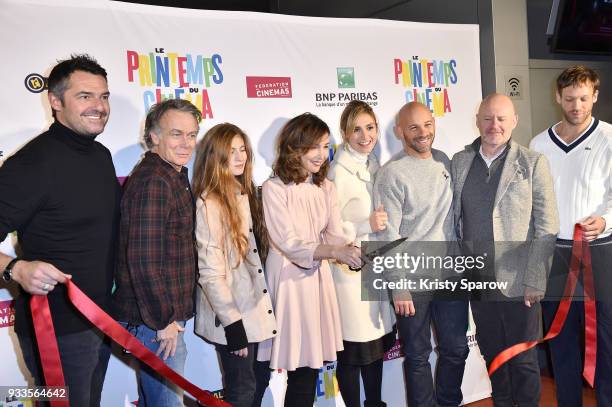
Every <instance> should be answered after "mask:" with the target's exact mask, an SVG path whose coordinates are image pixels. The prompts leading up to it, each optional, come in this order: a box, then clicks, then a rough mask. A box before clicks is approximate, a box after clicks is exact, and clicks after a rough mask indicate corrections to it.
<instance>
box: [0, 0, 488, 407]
mask: <svg viewBox="0 0 612 407" xmlns="http://www.w3.org/2000/svg"><path fill="white" fill-rule="evenodd" d="M83 52H86V53H89V54H91V55H92V56H94V57H95V58H97V59H98V61H99V62H100V64H101V65H102V66H104V67H105V68H106V70H107V71H108V82H109V88H110V91H111V116H110V120H109V123H108V125H107V127H106V131H105V132H104V133H103V134H102V135H101V136H99V137H98V140H99V141H100V142H102V143H103V144H104V145H105V146H107V147H108V148H109V149H110V151H111V153H112V155H113V161H114V163H115V167H116V170H117V176H119V177H123V176H126V175H128V174H129V172H130V171H131V169H132V168H133V167H134V165H135V164H136V162H137V161H138V160H139V158H140V156H141V155H142V153H143V149H142V147H141V139H142V137H141V133H142V127H143V123H144V117H145V113H146V110H147V108H148V107H149V106H150V105H151V104H152V103H155V101H156V100H157V99H158V98H160V97H161V98H165V97H182V98H188V99H190V100H192V101H193V102H194V103H195V104H196V105H198V106H199V107H200V108H201V109H202V110H203V112H204V117H205V119H204V121H203V122H202V125H201V134H203V133H204V132H205V131H206V130H207V129H209V128H210V127H212V126H213V125H215V124H217V123H220V122H225V121H228V122H232V123H235V124H237V125H238V126H239V127H241V128H242V129H244V130H245V131H246V133H247V134H248V135H249V136H250V137H251V141H252V143H253V147H254V150H255V152H256V158H255V159H256V171H255V177H256V181H257V183H261V182H263V181H264V180H265V179H266V178H267V177H268V175H269V173H270V166H271V163H272V160H273V145H274V139H275V136H276V134H277V132H278V130H279V129H280V127H281V126H282V125H283V124H284V123H285V121H286V120H287V119H288V118H290V117H293V116H295V115H297V114H300V113H302V112H304V111H310V112H313V113H315V114H317V115H319V116H320V117H321V118H323V119H324V120H325V121H326V122H327V123H328V124H329V126H330V128H331V129H332V137H333V138H334V140H335V141H336V142H338V140H340V137H339V134H338V119H339V116H340V113H341V111H342V108H343V106H344V105H345V104H346V103H348V101H350V100H351V99H355V98H357V99H361V100H364V101H367V102H368V103H370V104H371V105H372V106H373V107H374V110H375V112H376V113H377V115H378V119H379V122H380V143H379V145H378V146H377V149H376V152H377V154H378V155H379V157H380V159H381V161H382V162H385V161H386V160H387V159H388V158H389V157H390V156H391V155H392V154H394V153H395V152H397V151H399V149H400V148H401V145H400V144H399V142H398V141H397V140H396V139H395V137H394V136H393V131H392V126H393V120H394V115H395V112H396V111H397V110H398V109H399V108H400V107H401V106H402V104H404V103H405V102H407V101H411V100H414V99H415V98H416V99H417V100H419V101H423V102H424V103H426V104H428V105H429V106H430V108H431V109H432V111H433V112H434V115H435V117H436V125H437V133H436V141H435V143H434V147H436V148H438V149H441V150H443V151H445V152H446V153H447V154H448V155H449V156H452V154H453V153H455V152H456V151H458V150H459V149H460V148H462V147H463V145H465V144H467V143H469V142H471V141H472V139H473V138H474V137H476V135H477V133H476V131H475V128H474V124H473V122H474V119H473V118H474V114H475V112H476V109H477V107H478V103H479V102H480V99H481V91H480V68H479V49H478V27H477V26H474V25H448V24H424V23H408V22H397V21H384V20H367V19H328V18H306V17H294V16H281V15H274V14H259V13H245V12H220V11H203V10H184V9H173V8H163V7H154V6H144V5H133V4H123V3H118V2H111V1H106V0H89V1H87V2H83V1H81V0H61V1H54V2H52V3H51V2H48V1H42V0H14V1H13V0H0V55H2V56H3V58H2V60H3V63H2V64H0V77H1V78H2V86H3V89H4V95H5V97H4V98H3V99H2V101H0V104H1V106H2V108H1V109H0V123H1V126H0V164H1V163H2V160H4V159H5V158H6V157H7V156H9V155H10V154H11V153H13V152H14V151H16V150H17V149H19V148H20V147H21V146H22V145H23V144H24V143H26V142H27V141H28V140H30V139H31V138H32V137H34V136H36V135H37V134H39V133H40V132H42V131H44V130H45V129H46V128H47V127H48V126H49V124H50V123H51V121H52V119H51V114H50V108H49V106H48V103H47V95H46V92H45V91H43V89H42V88H41V84H43V83H44V78H45V77H46V76H47V75H48V73H49V71H50V69H51V67H52V66H53V65H54V64H55V63H56V61H57V60H58V59H64V58H66V57H68V56H69V55H70V54H71V53H83ZM75 170H76V171H78V169H75ZM15 240H16V238H15V236H14V235H12V236H10V237H9V238H7V239H6V240H5V241H4V242H2V243H1V244H0V250H2V251H3V252H5V253H11V252H12V250H13V245H14V243H15ZM5 287H6V286H2V285H0V359H1V360H2V369H1V370H0V385H9V384H10V385H22V384H25V382H26V381H27V380H29V378H28V377H27V374H26V370H25V368H24V367H23V362H22V360H21V356H20V354H19V351H18V346H17V343H16V339H15V338H14V334H13V332H12V327H11V326H10V325H11V318H12V317H11V309H10V306H9V304H10V300H11V298H12V295H14V294H15V292H14V290H11V291H9V289H7V288H5ZM470 327H471V328H472V327H473V324H470ZM192 328H193V324H192V322H191V323H190V325H189V328H188V334H187V344H188V350H189V357H188V360H187V369H186V372H187V373H186V376H187V378H188V379H190V380H191V381H193V382H194V383H196V384H198V385H200V386H202V387H204V388H207V389H209V390H218V389H221V388H222V385H221V377H220V373H219V368H218V363H217V359H216V355H215V353H214V350H213V348H212V347H211V346H209V345H207V344H206V343H205V342H203V341H202V340H201V339H199V338H197V337H196V336H194V334H193V330H192ZM473 333H474V332H473V329H471V330H470V332H468V335H469V337H470V346H471V348H472V350H473V351H472V352H470V357H469V360H468V367H467V369H466V374H465V378H464V383H463V390H464V395H465V401H466V402H469V401H473V400H477V399H479V398H483V397H486V396H487V395H488V394H489V391H490V387H489V382H488V379H487V376H486V372H485V370H484V367H483V363H484V362H483V361H482V358H481V357H480V355H479V353H478V349H477V347H476V348H475V344H474V340H473ZM474 349H475V351H474ZM395 357H397V352H395ZM433 360H435V355H432V361H433ZM384 369H385V370H384V375H385V376H384V385H383V392H384V399H385V400H386V401H387V402H388V403H389V405H390V406H403V405H405V402H404V394H403V375H402V371H401V359H397V358H395V359H393V360H390V361H387V362H386V363H385V368H384ZM334 375H335V372H334V369H333V365H332V366H329V367H326V368H324V369H323V371H322V372H321V374H320V382H319V385H318V389H317V405H343V403H342V401H341V399H340V397H339V396H338V392H337V384H336V383H335V379H334ZM135 386H136V379H135V376H134V374H133V371H132V370H131V369H130V368H129V367H128V366H126V365H125V364H124V362H123V361H122V360H120V359H119V358H116V357H113V358H112V359H111V363H110V367H109V371H108V374H107V379H106V382H105V388H104V394H103V405H104V406H116V405H123V404H124V403H129V402H130V401H133V400H135V399H136V398H137V394H136V387H135ZM283 387H284V383H283V376H282V374H280V375H279V374H275V375H273V379H272V381H271V384H270V390H269V391H268V392H267V393H266V396H265V399H264V405H267V406H272V405H282V401H283ZM2 403H3V401H2V400H0V405H2Z"/></svg>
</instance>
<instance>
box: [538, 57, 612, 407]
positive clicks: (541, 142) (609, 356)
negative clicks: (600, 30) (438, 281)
mask: <svg viewBox="0 0 612 407" xmlns="http://www.w3.org/2000/svg"><path fill="white" fill-rule="evenodd" d="M598 88H599V77H598V75H597V73H595V71H593V70H592V69H590V68H588V67H585V66H574V67H571V68H568V69H566V70H565V71H563V72H562V73H561V75H560V76H559V77H558V78H557V92H556V99H557V103H559V105H560V106H561V109H562V112H563V118H562V120H561V121H560V122H559V123H557V124H555V125H554V126H552V127H550V128H549V129H547V130H546V131H543V132H542V133H540V134H538V135H537V136H536V137H535V138H534V139H533V140H532V141H531V143H530V148H532V149H534V150H536V151H538V152H540V153H542V154H544V155H545V156H546V157H547V158H548V160H549V162H550V166H551V172H552V176H553V179H554V187H555V194H556V197H557V205H558V209H559V218H560V233H559V236H558V237H559V239H558V240H557V250H556V251H555V257H554V260H553V266H552V269H551V275H550V278H549V283H548V287H547V292H546V299H547V300H548V301H544V302H543V303H542V311H543V316H544V322H545V325H546V328H547V329H549V327H550V325H551V323H552V321H553V319H554V316H555V313H556V311H557V308H558V306H559V302H558V300H559V299H560V298H562V293H563V288H564V286H565V281H566V278H567V274H568V271H569V259H570V256H571V245H572V239H573V230H574V225H575V224H576V223H580V224H581V225H582V226H583V228H584V230H585V232H584V238H585V239H586V240H588V241H590V246H591V255H592V265H593V273H594V280H595V295H596V299H597V302H596V307H597V336H598V338H597V358H596V371H595V391H596V396H597V401H598V404H599V405H602V406H609V405H612V387H611V386H610V383H611V381H612V274H610V273H606V271H607V269H608V268H609V267H610V264H612V125H610V124H609V123H606V122H603V121H601V120H598V119H596V118H594V117H592V114H591V110H592V108H593V104H594V103H595V102H597V96H598ZM577 288H578V290H577V293H576V296H577V297H578V298H576V299H575V300H574V302H573V303H572V305H571V307H570V310H569V313H568V316H567V320H566V322H565V325H564V326H563V329H562V330H561V333H560V334H559V335H558V336H557V337H556V338H554V339H552V340H551V341H550V342H549V346H550V349H551V355H552V362H553V373H554V377H555V381H556V384H557V386H556V387H557V400H558V405H559V406H560V407H563V406H581V405H582V376H581V372H582V356H581V351H580V346H581V345H580V342H581V338H580V337H581V334H580V331H581V329H583V328H581V327H582V326H583V324H584V317H583V315H584V303H583V301H582V298H581V297H582V288H581V287H580V284H579V287H577ZM604 386H605V388H604Z"/></svg>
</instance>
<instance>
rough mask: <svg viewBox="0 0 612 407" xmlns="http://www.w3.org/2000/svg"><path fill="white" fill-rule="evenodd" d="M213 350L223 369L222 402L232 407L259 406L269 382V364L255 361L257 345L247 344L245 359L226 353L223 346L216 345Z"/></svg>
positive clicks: (225, 348)
mask: <svg viewBox="0 0 612 407" xmlns="http://www.w3.org/2000/svg"><path fill="white" fill-rule="evenodd" d="M215 348H216V349H217V352H218V353H219V358H220V359H221V367H222V368H223V381H224V398H223V400H224V401H226V402H228V403H229V404H231V405H232V406H234V407H259V406H261V400H262V399H263V395H264V393H265V392H266V388H267V387H268V383H269V382H270V368H269V366H270V363H269V362H258V361H257V344H256V343H250V344H248V346H247V349H248V355H247V357H246V358H243V357H240V356H236V355H234V354H233V353H231V352H228V350H227V347H226V346H224V345H216V346H215Z"/></svg>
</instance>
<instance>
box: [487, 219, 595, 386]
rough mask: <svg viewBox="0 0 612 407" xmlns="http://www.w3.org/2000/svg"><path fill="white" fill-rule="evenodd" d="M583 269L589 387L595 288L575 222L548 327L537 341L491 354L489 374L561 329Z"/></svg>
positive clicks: (587, 250) (587, 251) (585, 372)
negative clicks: (561, 288)
mask: <svg viewBox="0 0 612 407" xmlns="http://www.w3.org/2000/svg"><path fill="white" fill-rule="evenodd" d="M581 264H582V266H583V269H584V276H583V277H582V278H583V284H584V293H585V298H584V321H585V322H584V331H585V332H584V334H585V345H584V347H585V352H584V369H583V371H582V375H583V376H584V378H585V379H586V381H587V382H588V383H589V385H590V386H591V387H593V385H594V382H595V364H596V355H597V314H596V308H595V288H594V284H593V270H592V264H591V251H590V248H589V242H588V241H586V240H584V238H583V229H582V226H580V225H579V224H576V225H575V226H574V241H573V246H572V256H571V262H570V269H569V274H568V277H567V281H566V284H565V289H564V291H563V299H562V300H561V301H560V302H559V308H558V309H557V313H556V314H555V318H554V320H553V322H552V324H551V326H550V329H549V331H548V333H547V334H546V335H545V336H544V337H543V338H542V339H539V340H537V341H530V342H522V343H518V344H516V345H513V346H511V347H509V348H508V349H505V350H504V351H502V352H500V353H499V355H497V356H496V357H495V359H494V360H493V362H491V365H490V366H489V376H491V375H492V374H493V373H495V371H496V370H497V369H498V368H499V367H500V366H502V365H503V364H504V363H506V362H508V361H509V360H510V359H512V358H513V357H515V356H516V355H518V354H520V353H522V352H525V351H526V350H529V349H531V348H533V347H534V346H536V345H537V344H539V343H542V342H545V341H547V340H550V339H553V338H554V337H556V336H557V335H559V333H560V332H561V329H563V325H564V324H565V319H566V318H567V314H568V312H569V308H570V305H571V303H572V300H573V296H574V291H575V289H576V283H577V282H578V277H579V276H580V265H581Z"/></svg>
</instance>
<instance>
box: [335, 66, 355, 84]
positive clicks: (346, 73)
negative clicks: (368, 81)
mask: <svg viewBox="0 0 612 407" xmlns="http://www.w3.org/2000/svg"><path fill="white" fill-rule="evenodd" d="M336 72H337V74H338V87H339V88H354V87H355V68H336Z"/></svg>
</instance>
